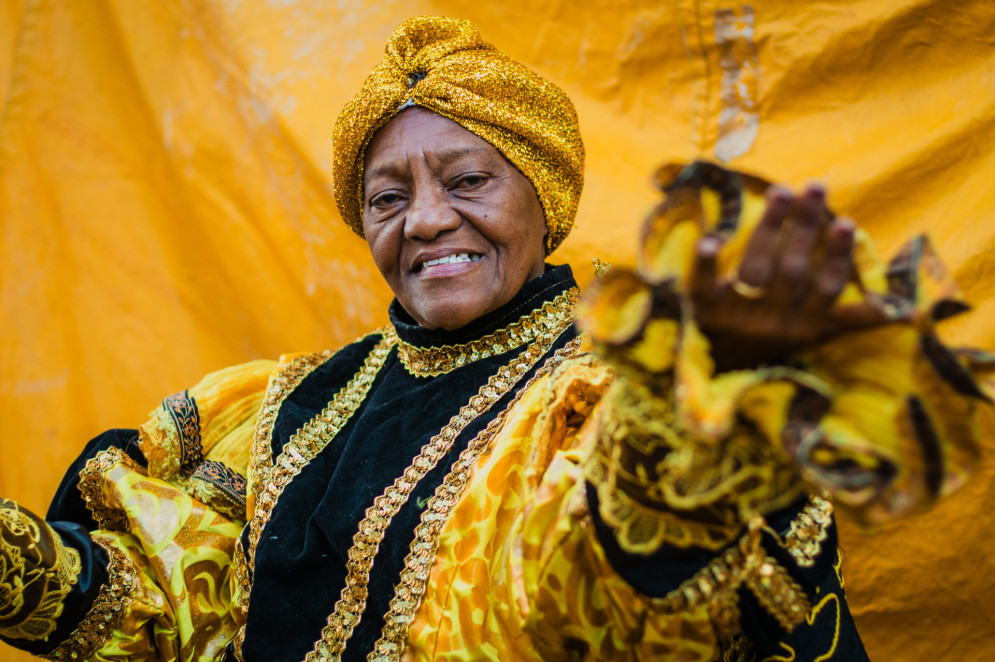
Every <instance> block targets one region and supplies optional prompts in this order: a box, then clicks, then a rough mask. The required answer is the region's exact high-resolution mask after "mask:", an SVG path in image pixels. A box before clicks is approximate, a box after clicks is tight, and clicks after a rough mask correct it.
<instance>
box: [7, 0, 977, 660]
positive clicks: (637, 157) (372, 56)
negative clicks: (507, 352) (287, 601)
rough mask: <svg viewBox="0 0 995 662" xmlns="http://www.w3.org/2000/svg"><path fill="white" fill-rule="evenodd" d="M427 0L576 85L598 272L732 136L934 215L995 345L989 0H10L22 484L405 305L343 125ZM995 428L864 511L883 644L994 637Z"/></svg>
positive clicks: (760, 163)
mask: <svg viewBox="0 0 995 662" xmlns="http://www.w3.org/2000/svg"><path fill="white" fill-rule="evenodd" d="M419 14H447V15H453V16H459V17H464V18H468V19H471V20H472V21H474V22H475V23H476V24H477V25H478V26H479V28H480V29H481V31H482V32H483V34H484V36H485V37H486V38H487V39H489V40H490V41H492V42H493V43H494V44H496V45H498V46H499V47H500V48H501V49H503V50H505V51H506V52H508V53H509V54H510V55H512V56H513V57H515V58H516V59H519V60H521V61H523V62H525V63H527V64H528V65H530V66H532V67H533V68H535V69H537V70H538V71H539V72H541V73H542V74H544V75H546V76H547V77H549V78H551V79H553V80H555V81H557V82H558V83H560V84H561V85H562V86H564V87H565V88H566V89H567V91H568V92H569V93H570V94H571V96H572V97H573V98H574V100H575V102H576V104H577V107H578V111H579V113H580V118H581V122H582V130H583V133H584V136H585V139H586V142H587V145H588V165H587V189H586V191H585V194H584V199H583V202H582V205H581V211H580V217H579V221H578V226H577V230H576V231H575V232H574V234H573V235H572V236H571V237H570V238H569V239H568V240H567V242H566V243H565V244H564V246H563V247H562V249H560V250H559V251H558V252H557V254H555V255H554V258H555V260H554V261H557V262H571V263H573V264H574V265H575V270H576V271H577V272H578V275H579V276H580V279H581V280H582V282H586V281H588V280H589V279H590V275H591V267H590V262H591V258H592V257H595V256H598V257H601V258H603V259H606V260H608V261H611V262H614V263H618V264H624V263H628V262H631V260H632V255H633V249H634V246H635V243H636V236H637V230H638V226H639V223H640V221H641V219H642V217H643V215H644V213H645V211H646V210H647V209H648V208H649V207H650V206H651V205H652V204H653V203H654V201H655V200H656V194H655V193H654V191H653V190H652V189H651V188H650V186H649V178H650V174H651V173H652V171H653V168H654V166H655V165H657V164H659V163H661V162H664V161H672V160H688V159H692V158H694V157H696V156H700V155H704V156H710V157H712V158H715V157H721V158H724V159H727V160H729V162H730V163H732V164H733V165H735V166H737V167H740V168H743V169H748V170H752V171H756V172H759V173H761V174H764V175H766V176H768V177H770V178H773V179H776V180H780V181H783V182H785V183H788V184H791V185H793V186H797V185H800V184H802V183H804V182H805V181H807V180H810V179H819V180H822V181H824V182H825V183H826V184H827V185H828V187H829V189H830V204H831V205H832V206H833V208H834V209H835V210H836V211H837V212H840V213H844V214H847V215H850V216H852V217H854V218H855V219H857V220H858V221H859V222H860V223H861V224H862V225H863V226H864V227H865V228H867V229H868V230H869V231H870V232H871V233H872V234H873V235H875V236H876V237H877V238H878V241H879V243H880V245H881V246H882V250H883V251H884V252H888V253H890V252H891V251H893V250H894V249H895V248H897V247H898V245H900V244H901V243H902V242H903V241H904V240H905V239H906V238H908V237H910V236H911V235H913V234H914V233H918V232H924V231H925V232H928V233H930V235H931V236H932V237H933V240H934V242H935V244H936V246H937V247H938V249H939V251H940V253H941V255H942V256H943V258H944V259H945V261H946V262H947V264H948V265H949V266H950V267H951V268H952V269H953V270H954V272H955V273H956V277H957V279H958V280H959V282H960V283H961V285H962V287H963V288H964V290H965V292H966V294H967V296H968V298H969V299H970V300H972V301H973V302H974V303H975V304H976V309H975V311H974V312H973V313H971V314H970V315H969V316H966V318H965V319H962V320H961V319H958V320H954V321H953V322H951V323H950V325H949V326H948V327H947V328H946V329H945V330H944V332H945V335H946V336H947V337H948V338H949V339H951V340H954V341H956V342H958V343H968V344H976V345H985V346H987V347H989V348H992V347H995V257H993V255H995V252H993V249H995V192H993V182H995V37H993V35H995V4H993V3H992V2H991V1H990V0H973V1H969V0H965V1H964V2H948V1H946V0H932V1H926V0H923V1H920V2H907V1H905V2H900V1H896V0H891V1H883V0H861V1H852V2H832V3H830V2H823V3H796V2H789V1H787V0H784V1H770V2H766V1H761V2H756V3H754V4H753V5H746V4H738V3H736V2H712V1H710V0H697V1H695V0H627V1H625V2H619V1H617V0H587V1H585V2H576V3H572V2H563V1H555V0H554V1H552V2H536V1H534V0H501V1H500V2H488V1H486V0H485V1H481V0H476V1H474V2H456V1H450V2H446V1H441V0H440V1H438V2H429V1H427V0H406V1H405V2H397V1H390V0H385V1H381V2H374V1H369V2H362V1H360V0H328V1H326V2H315V1H305V0H299V1H296V2H294V1H291V2H277V1H272V0H270V1H264V0H243V1H239V0H215V1H207V0H172V1H166V0H160V1H156V2H152V1H143V0H62V1H59V0H0V99H2V104H3V105H2V115H0V228H2V241H0V310H2V314H3V324H2V325H0V444H2V447H0V448H2V452H0V495H3V496H6V497H10V498H14V499H17V500H19V501H21V502H22V503H24V504H25V505H27V506H28V507H30V508H32V509H35V510H38V511H42V512H44V510H45V508H46V507H47V502H48V499H49V498H50V496H51V494H52V493H53V492H54V490H55V488H56V486H57V484H58V482H59V480H60V478H61V476H62V473H63V470H64V468H65V467H66V466H67V465H68V464H69V463H70V461H71V460H72V459H73V458H74V457H75V456H76V454H77V453H78V452H79V450H80V449H81V447H82V445H83V444H84V443H85V442H86V441H87V440H88V439H89V438H91V437H93V436H94V435H96V434H97V433H99V432H100V431H102V430H103V429H106V428H109V427H115V426H120V427H135V426H137V425H138V424H139V423H141V422H142V421H143V420H144V419H145V416H146V414H147V412H148V411H150V410H151V409H153V408H154V407H156V406H157V404H158V402H159V400H160V399H161V398H162V397H163V396H164V395H167V394H169V393H172V392H175V391H178V390H182V389H183V388H186V387H187V386H190V385H192V384H194V383H195V382H196V381H197V380H198V379H199V378H200V377H201V376H202V375H203V374H205V373H206V372H208V371H211V370H214V369H217V368H220V367H222V366H225V365H229V364H234V363H238V362H242V361H246V360H248V359H254V358H259V357H276V356H277V355H279V354H280V353H283V352H290V351H304V350H315V349H324V348H333V347H336V346H338V345H341V344H342V343H345V342H347V341H349V340H352V339H353V338H354V337H356V336H358V335H360V334H362V333H364V332H365V331H368V330H370V329H372V328H373V327H374V326H375V325H378V324H382V323H383V322H384V321H385V320H386V314H385V307H386V303H387V301H388V297H389V293H388V291H387V288H386V287H385V286H384V284H383V283H382V282H381V281H380V278H379V276H378V274H377V273H376V270H375V268H374V267H373V265H372V262H371V260H370V259H369V257H368V255H367V251H366V246H365V244H364V243H363V242H362V241H361V240H359V239H358V238H356V237H355V236H353V235H352V233H351V232H349V231H348V230H347V229H346V228H345V227H344V226H343V225H342V224H341V222H340V221H339V219H338V216H337V212H336V210H335V206H334V203H333V200H332V198H331V195H330V176H329V173H330V153H331V145H330V140H329V138H330V135H331V127H332V123H333V121H334V119H335V116H336V114H337V113H338V111H339V109H340V108H341V107H342V105H343V104H344V102H345V100H346V99H347V97H348V96H350V95H351V94H352V93H353V92H354V91H355V90H356V89H357V88H358V86H359V84H360V83H361V81H362V80H363V78H364V77H365V75H366V72H367V71H368V70H369V69H370V68H371V67H372V66H373V64H374V63H375V62H376V61H378V60H379V58H380V55H381V53H382V48H383V44H384V43H385V41H386V38H387V36H388V34H389V33H390V32H391V30H392V29H393V28H394V27H395V26H396V24H397V23H398V22H400V21H401V20H403V19H405V18H408V17H410V16H414V15H419ZM992 429H993V428H992V426H989V430H992ZM985 444H986V448H985V451H986V454H985V459H984V461H983V463H982V465H981V466H980V467H979V469H978V471H977V473H976V475H975V476H974V478H973V480H972V481H971V482H970V483H969V484H968V485H967V487H965V488H963V489H962V490H961V491H960V492H959V493H957V494H955V495H954V496H953V497H952V498H950V499H949V500H948V501H946V502H945V503H942V504H941V505H940V506H939V507H937V508H936V509H934V510H933V511H931V512H928V513H924V514H919V515H916V516H913V517H910V518H908V519H906V520H904V521H902V522H899V523H896V524H894V525H890V526H888V527H885V529H884V530H882V531H879V532H878V533H877V535H874V536H867V535H865V534H863V533H861V532H859V531H857V530H856V529H855V527H853V526H852V525H849V524H847V523H846V522H843V523H842V534H841V535H842V544H843V546H844V548H845V550H846V553H847V565H846V570H847V590H848V593H849V598H850V603H851V608H852V609H853V611H854V613H855V617H856V621H857V625H858V627H859V629H860V631H861V634H862V635H863V637H864V640H865V642H866V644H867V647H868V650H869V653H870V656H871V659H874V660H982V659H995V598H993V597H992V596H993V595H995V555H992V554H991V552H990V549H991V548H992V544H993V541H995V516H993V513H992V507H991V506H990V505H989V498H990V497H989V494H990V493H991V487H992V482H993V475H995V442H993V441H992V435H991V434H989V435H988V437H987V439H986V442H985ZM25 657H26V656H22V655H21V654H20V653H16V652H14V651H12V650H11V649H9V648H3V649H2V650H0V660H21V659H24V658H25Z"/></svg>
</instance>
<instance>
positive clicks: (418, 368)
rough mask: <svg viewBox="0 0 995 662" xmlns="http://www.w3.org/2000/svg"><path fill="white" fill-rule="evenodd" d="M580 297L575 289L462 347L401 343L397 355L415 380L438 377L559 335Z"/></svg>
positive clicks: (570, 320)
mask: <svg viewBox="0 0 995 662" xmlns="http://www.w3.org/2000/svg"><path fill="white" fill-rule="evenodd" d="M578 297H579V290H578V289H577V288H576V287H572V288H570V289H569V290H567V291H565V292H563V293H562V294H560V295H559V296H558V297H556V298H555V299H553V300H552V301H548V302H546V303H545V304H543V305H542V307H540V308H536V309H535V310H533V311H532V312H531V313H529V314H528V315H524V316H523V317H522V318H521V319H519V320H518V321H516V322H512V323H511V324H509V325H508V326H506V327H504V328H503V329H499V330H497V331H495V332H494V333H492V334H490V335H486V336H484V337H483V338H478V339H476V340H472V341H470V342H468V343H464V344H461V345H443V346H441V347H415V346H414V345H411V344H409V343H407V342H404V341H403V340H399V341H398V344H397V352H398V355H399V356H400V358H401V364H402V365H403V366H404V369H405V370H407V371H408V372H409V373H411V374H412V375H414V376H416V377H437V376H439V375H443V374H446V373H447V372H452V371H453V370H456V369H457V368H462V367H463V366H465V365H468V364H470V363H473V362H474V361H479V360H481V359H486V358H489V357H491V356H498V355H500V354H504V353H505V352H510V351H511V350H513V349H517V348H519V347H521V346H522V345H525V344H526V343H530V342H532V341H534V340H538V339H540V338H542V337H544V336H548V335H550V334H556V335H558V334H559V332H557V331H556V329H562V328H563V325H564V323H565V322H566V323H570V322H572V321H573V313H574V307H575V306H576V305H577V299H578Z"/></svg>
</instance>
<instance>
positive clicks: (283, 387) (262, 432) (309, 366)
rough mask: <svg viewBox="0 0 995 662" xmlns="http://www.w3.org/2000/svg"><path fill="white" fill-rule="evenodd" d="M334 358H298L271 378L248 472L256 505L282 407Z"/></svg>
mask: <svg viewBox="0 0 995 662" xmlns="http://www.w3.org/2000/svg"><path fill="white" fill-rule="evenodd" d="M332 354H333V353H332V352H327V351H326V352H315V353H314V354H308V355H307V356H299V357H297V358H295V359H293V360H291V361H290V363H288V364H287V365H286V366H285V367H284V368H283V369H282V370H280V371H279V372H278V373H276V374H275V375H273V376H272V377H271V378H270V383H269V386H268V387H267V388H266V396H265V397H264V398H263V402H262V404H261V405H260V406H259V414H258V416H257V417H256V427H255V430H253V435H252V467H251V469H250V471H249V481H250V483H251V488H252V493H253V496H254V497H255V499H256V501H257V502H258V500H259V498H260V496H261V495H262V490H263V486H264V485H265V484H266V479H267V477H268V475H269V472H270V470H271V469H272V467H273V446H272V441H273V425H274V424H275V423H276V415H277V412H279V411H280V405H282V404H283V401H284V400H285V399H286V398H287V396H288V395H290V394H291V393H293V391H294V389H296V388H297V387H298V386H300V383H301V382H303V381H304V378H305V377H307V376H308V375H310V374H311V373H312V372H314V371H315V370H316V369H317V368H318V366H320V365H321V364H323V363H324V362H325V361H327V360H328V359H330V358H332Z"/></svg>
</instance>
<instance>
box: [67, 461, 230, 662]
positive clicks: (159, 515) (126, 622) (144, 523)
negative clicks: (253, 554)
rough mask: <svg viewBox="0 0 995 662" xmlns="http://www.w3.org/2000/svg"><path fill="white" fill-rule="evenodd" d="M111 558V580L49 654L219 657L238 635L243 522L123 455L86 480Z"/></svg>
mask: <svg viewBox="0 0 995 662" xmlns="http://www.w3.org/2000/svg"><path fill="white" fill-rule="evenodd" d="M80 489H81V491H82V492H83V496H84V499H85V500H86V502H87V505H88V507H89V508H90V510H91V512H92V513H93V515H94V518H95V519H96V521H97V523H98V525H99V530H98V531H97V532H95V533H93V534H92V537H93V540H94V541H95V542H96V543H97V544H98V545H100V546H101V547H103V548H104V549H105V550H106V552H107V554H108V558H109V563H108V568H107V574H108V579H107V581H106V583H105V584H104V585H103V586H102V587H101V588H100V592H99V594H98V596H97V597H96V599H95V600H94V602H93V605H92V607H91V608H90V610H89V612H88V613H87V614H86V615H85V616H84V617H83V619H82V620H81V622H80V623H79V624H78V626H77V627H76V630H75V631H74V632H73V633H72V634H71V635H70V636H69V637H67V638H66V639H65V640H64V641H63V642H62V643H61V644H60V645H59V647H58V648H56V649H55V650H54V651H53V652H52V653H50V654H49V655H48V656H47V657H49V658H50V659H62V660H67V659H74V660H75V659H89V660H112V659H114V660H120V659H128V660H210V659H213V658H214V657H215V656H216V655H217V654H219V653H220V652H221V651H222V650H223V649H224V647H225V645H226V644H227V642H228V641H229V640H230V639H231V637H232V636H234V634H235V629H236V628H235V622H234V618H233V616H232V614H231V611H230V602H231V595H230V589H229V575H230V569H231V559H232V554H233V550H234V546H235V540H236V539H237V538H238V536H239V534H240V533H241V530H242V526H243V524H242V522H240V521H233V520H231V519H229V518H228V517H226V516H224V515H222V514H219V513H218V512H216V511H215V510H213V509H212V508H210V507H209V506H207V505H205V504H204V503H202V502H200V501H198V500H197V499H195V498H193V497H191V496H190V495H188V494H187V493H186V492H184V491H183V490H182V489H179V488H177V487H176V486H174V485H171V484H169V483H167V482H165V481H163V480H161V479H157V478H154V477H150V476H149V475H148V472H147V471H146V470H145V469H144V468H142V467H140V466H138V465H136V464H135V463H134V462H133V461H132V460H131V459H130V458H129V457H127V455H125V454H124V453H123V452H121V451H119V450H118V449H116V448H111V449H109V450H106V451H102V452H100V453H99V454H97V455H96V456H95V457H94V458H93V459H91V460H90V461H89V462H88V463H87V465H86V467H85V468H84V470H83V471H82V473H81V481H80Z"/></svg>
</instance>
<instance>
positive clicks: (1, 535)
mask: <svg viewBox="0 0 995 662" xmlns="http://www.w3.org/2000/svg"><path fill="white" fill-rule="evenodd" d="M81 567H82V564H81V561H80V556H79V552H77V551H76V550H75V549H73V548H72V547H66V546H65V545H64V544H63V543H62V538H61V537H60V536H59V534H58V533H56V532H55V531H53V530H52V528H51V527H50V526H48V524H47V523H46V522H45V521H44V520H42V519H41V518H39V517H37V516H36V515H35V514H34V513H32V512H30V511H28V510H26V509H22V508H21V507H20V506H18V505H17V504H16V503H14V502H13V501H8V500H6V499H0V596H3V602H4V608H3V610H2V613H0V619H2V621H3V623H4V627H0V634H3V635H4V636H6V637H10V638H12V639H24V640H27V641H37V640H39V639H45V638H47V637H48V636H49V635H50V634H52V633H53V632H55V628H56V621H57V620H58V618H59V616H60V615H62V609H63V606H64V604H63V603H64V601H65V599H66V596H67V595H69V592H70V591H72V588H73V586H75V585H76V582H77V581H78V576H79V573H80V569H81Z"/></svg>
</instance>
